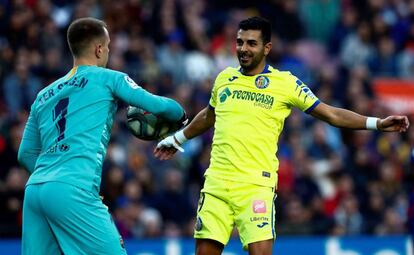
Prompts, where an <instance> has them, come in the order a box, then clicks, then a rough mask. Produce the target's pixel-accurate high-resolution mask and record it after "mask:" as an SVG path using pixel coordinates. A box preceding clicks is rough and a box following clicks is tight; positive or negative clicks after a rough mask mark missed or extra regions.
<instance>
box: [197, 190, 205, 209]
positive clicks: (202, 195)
mask: <svg viewBox="0 0 414 255" xmlns="http://www.w3.org/2000/svg"><path fill="white" fill-rule="evenodd" d="M205 197H206V195H205V194H204V193H201V194H200V199H199V200H198V209H197V212H199V211H200V210H201V208H203V205H204V198H205Z"/></svg>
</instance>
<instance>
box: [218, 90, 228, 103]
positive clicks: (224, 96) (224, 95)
mask: <svg viewBox="0 0 414 255" xmlns="http://www.w3.org/2000/svg"><path fill="white" fill-rule="evenodd" d="M230 95H231V91H230V89H229V88H225V89H224V90H223V91H222V92H221V93H220V95H219V97H220V103H224V102H225V101H226V100H227V97H228V96H230Z"/></svg>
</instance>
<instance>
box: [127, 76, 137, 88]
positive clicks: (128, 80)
mask: <svg viewBox="0 0 414 255" xmlns="http://www.w3.org/2000/svg"><path fill="white" fill-rule="evenodd" d="M124 79H125V81H126V82H127V83H128V85H129V86H130V87H131V88H133V89H138V88H141V87H140V86H139V85H138V84H136V83H135V81H134V80H133V79H131V78H130V77H129V76H124Z"/></svg>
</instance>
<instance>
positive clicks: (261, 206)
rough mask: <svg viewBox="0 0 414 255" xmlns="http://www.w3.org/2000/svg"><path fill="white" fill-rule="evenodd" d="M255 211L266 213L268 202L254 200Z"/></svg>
mask: <svg viewBox="0 0 414 255" xmlns="http://www.w3.org/2000/svg"><path fill="white" fill-rule="evenodd" d="M253 212H254V213H266V202H265V201H263V200H254V201H253Z"/></svg>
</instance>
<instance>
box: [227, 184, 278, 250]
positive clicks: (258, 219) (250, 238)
mask: <svg viewBox="0 0 414 255" xmlns="http://www.w3.org/2000/svg"><path fill="white" fill-rule="evenodd" d="M232 194H233V196H232V197H233V199H232V202H233V203H234V205H233V206H234V208H235V209H234V210H235V222H236V225H237V229H238V230H239V234H240V241H241V242H242V244H243V248H244V249H247V247H248V244H250V243H255V242H259V241H265V240H270V239H271V240H274V238H275V237H276V233H275V228H274V224H275V206H274V199H275V193H274V191H273V188H270V187H264V186H258V185H254V184H247V183H239V184H236V185H235V187H234V188H233V189H232Z"/></svg>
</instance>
